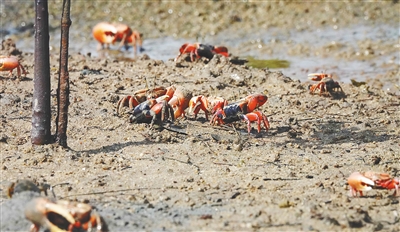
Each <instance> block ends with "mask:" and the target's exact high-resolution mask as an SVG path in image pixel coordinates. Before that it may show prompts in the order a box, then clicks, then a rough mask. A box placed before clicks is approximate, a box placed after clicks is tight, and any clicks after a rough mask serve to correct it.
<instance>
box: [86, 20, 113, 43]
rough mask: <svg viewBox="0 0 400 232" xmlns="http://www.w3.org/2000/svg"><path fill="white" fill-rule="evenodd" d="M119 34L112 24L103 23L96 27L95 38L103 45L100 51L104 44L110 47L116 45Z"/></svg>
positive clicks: (94, 28)
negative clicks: (116, 37)
mask: <svg viewBox="0 0 400 232" xmlns="http://www.w3.org/2000/svg"><path fill="white" fill-rule="evenodd" d="M117 32H118V31H117V28H116V27H115V26H114V25H113V24H111V23H107V22H101V23H98V24H97V25H96V26H94V27H93V31H92V33H93V37H94V38H95V39H96V40H97V41H99V43H100V45H101V46H100V47H99V48H98V49H100V48H102V47H103V45H104V44H105V45H106V46H108V45H109V44H112V43H114V41H115V36H116V34H117Z"/></svg>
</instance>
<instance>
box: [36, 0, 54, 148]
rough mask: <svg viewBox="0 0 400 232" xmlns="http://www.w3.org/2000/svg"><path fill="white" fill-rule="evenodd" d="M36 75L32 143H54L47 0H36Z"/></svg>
mask: <svg viewBox="0 0 400 232" xmlns="http://www.w3.org/2000/svg"><path fill="white" fill-rule="evenodd" d="M35 13H36V17H35V70H34V72H35V74H34V76H35V77H34V80H33V100H32V130H31V142H32V144H35V145H43V144H49V143H51V142H53V139H52V136H51V108H50V58H49V15H48V7H47V0H35Z"/></svg>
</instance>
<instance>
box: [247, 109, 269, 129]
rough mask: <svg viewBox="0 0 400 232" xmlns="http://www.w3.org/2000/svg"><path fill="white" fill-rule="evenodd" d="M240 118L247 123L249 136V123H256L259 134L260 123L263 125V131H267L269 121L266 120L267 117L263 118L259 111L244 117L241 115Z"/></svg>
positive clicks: (263, 115)
mask: <svg viewBox="0 0 400 232" xmlns="http://www.w3.org/2000/svg"><path fill="white" fill-rule="evenodd" d="M240 118H241V119H243V120H244V121H246V122H247V131H248V133H249V134H250V131H251V122H257V131H258V133H260V132H261V122H263V123H264V127H265V130H266V131H268V130H269V121H268V119H267V116H265V114H263V113H262V112H260V111H254V112H251V113H248V114H246V115H241V116H240Z"/></svg>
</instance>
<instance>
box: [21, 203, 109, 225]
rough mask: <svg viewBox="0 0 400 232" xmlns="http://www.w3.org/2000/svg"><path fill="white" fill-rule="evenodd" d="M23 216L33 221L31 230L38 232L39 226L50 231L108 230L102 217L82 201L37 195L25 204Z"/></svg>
mask: <svg viewBox="0 0 400 232" xmlns="http://www.w3.org/2000/svg"><path fill="white" fill-rule="evenodd" d="M25 217H26V218H27V219H28V220H29V221H31V222H32V223H33V225H32V226H31V228H30V231H31V232H38V231H39V230H40V228H41V227H44V228H46V229H47V230H48V231H50V232H60V231H71V232H72V231H92V230H95V231H97V232H103V231H108V227H107V225H106V223H105V221H104V219H103V218H102V217H101V216H100V215H99V214H97V213H96V212H94V210H93V209H92V207H91V206H90V205H88V204H84V203H78V202H71V201H66V200H59V201H52V200H50V199H48V198H44V197H39V198H35V199H33V200H31V201H30V202H29V203H28V204H27V205H26V208H25Z"/></svg>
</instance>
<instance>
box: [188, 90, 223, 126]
mask: <svg viewBox="0 0 400 232" xmlns="http://www.w3.org/2000/svg"><path fill="white" fill-rule="evenodd" d="M226 105H228V101H227V100H225V99H223V98H222V97H205V96H203V95H198V96H194V97H192V99H190V102H189V112H193V114H194V118H195V119H196V118H197V114H198V113H199V112H200V110H202V111H204V113H205V115H206V120H207V121H208V115H209V114H210V113H211V114H214V113H215V111H216V110H217V109H219V108H221V109H222V108H223V107H224V106H226Z"/></svg>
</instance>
